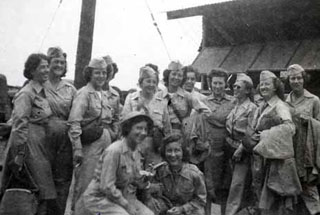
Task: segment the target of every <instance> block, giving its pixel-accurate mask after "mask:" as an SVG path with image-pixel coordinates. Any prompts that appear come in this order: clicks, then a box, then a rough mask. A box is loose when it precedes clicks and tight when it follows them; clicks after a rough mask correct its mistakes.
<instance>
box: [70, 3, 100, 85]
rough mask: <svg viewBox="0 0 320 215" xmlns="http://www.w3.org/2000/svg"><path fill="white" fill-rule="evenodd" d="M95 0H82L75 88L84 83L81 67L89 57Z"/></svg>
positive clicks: (86, 63) (87, 61) (82, 67)
mask: <svg viewBox="0 0 320 215" xmlns="http://www.w3.org/2000/svg"><path fill="white" fill-rule="evenodd" d="M95 10H96V0H82V8H81V18H80V28H79V39H78V48H77V57H76V65H75V67H76V71H75V78H74V85H75V87H76V88H77V89H79V88H81V87H82V86H84V85H85V84H86V82H85V80H84V78H83V74H82V72H83V69H84V67H85V66H86V65H88V63H89V61H90V59H91V52H92V41H93V30H94V18H95Z"/></svg>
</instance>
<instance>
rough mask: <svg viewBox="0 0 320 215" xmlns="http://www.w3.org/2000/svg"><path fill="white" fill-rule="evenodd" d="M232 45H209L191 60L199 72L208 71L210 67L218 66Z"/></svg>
mask: <svg viewBox="0 0 320 215" xmlns="http://www.w3.org/2000/svg"><path fill="white" fill-rule="evenodd" d="M231 50H232V47H223V48H220V47H211V48H206V49H203V50H202V51H201V53H200V54H199V55H198V56H197V58H196V59H195V60H194V62H193V64H192V65H193V66H194V67H195V68H197V69H198V71H199V73H205V74H206V73H208V72H209V71H210V70H211V69H213V68H217V67H220V66H221V64H222V63H223V61H224V60H225V58H226V57H227V55H228V54H229V53H230V51H231Z"/></svg>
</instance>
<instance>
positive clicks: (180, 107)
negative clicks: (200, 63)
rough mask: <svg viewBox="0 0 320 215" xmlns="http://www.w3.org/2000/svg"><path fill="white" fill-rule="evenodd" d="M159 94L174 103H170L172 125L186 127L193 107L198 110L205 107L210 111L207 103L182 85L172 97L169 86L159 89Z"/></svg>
mask: <svg viewBox="0 0 320 215" xmlns="http://www.w3.org/2000/svg"><path fill="white" fill-rule="evenodd" d="M157 95H158V96H160V97H161V98H163V99H165V100H167V101H168V102H169V100H170V102H171V103H172V105H168V111H169V118H170V123H171V125H180V126H181V127H184V126H185V125H184V124H185V123H186V122H185V120H186V119H187V118H188V117H189V116H190V113H191V111H192V109H194V110H196V111H198V112H199V111H201V110H203V109H206V110H208V111H209V108H208V107H207V106H206V105H204V104H202V103H201V102H199V100H198V99H197V98H194V97H193V96H192V95H191V94H190V93H189V92H187V91H185V90H183V89H182V88H180V87H179V88H178V90H177V92H175V93H174V94H173V95H172V97H171V96H170V94H169V92H168V89H167V88H166V89H164V90H163V91H159V92H158V94H157ZM172 106H174V107H175V109H176V112H178V115H179V116H177V114H176V113H175V111H174V109H173V108H172ZM173 127H174V126H173Z"/></svg>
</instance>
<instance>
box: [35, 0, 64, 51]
mask: <svg viewBox="0 0 320 215" xmlns="http://www.w3.org/2000/svg"><path fill="white" fill-rule="evenodd" d="M62 1H63V0H60V1H59V4H58V7H57V8H56V10H55V12H54V14H53V17H52V19H51V22H50V24H49V26H48V28H47V31H46V33H45V34H44V36H43V38H42V41H41V44H40V48H39V51H40V50H41V48H42V46H43V43H44V41H45V39H46V38H47V36H48V33H49V31H50V28H51V26H52V24H53V22H54V19H55V18H56V15H57V12H58V10H59V8H60V5H61V4H62Z"/></svg>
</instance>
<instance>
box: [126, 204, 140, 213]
mask: <svg viewBox="0 0 320 215" xmlns="http://www.w3.org/2000/svg"><path fill="white" fill-rule="evenodd" d="M126 211H127V212H128V213H129V214H130V215H138V211H137V209H136V208H135V207H134V204H128V206H127V208H126Z"/></svg>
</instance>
